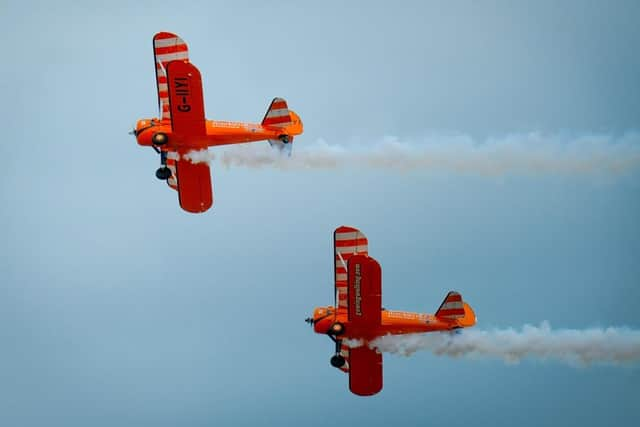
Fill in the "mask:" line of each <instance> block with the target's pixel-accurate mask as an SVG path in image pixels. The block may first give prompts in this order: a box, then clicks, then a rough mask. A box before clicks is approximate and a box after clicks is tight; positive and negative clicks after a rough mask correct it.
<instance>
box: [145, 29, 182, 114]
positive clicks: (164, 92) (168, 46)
mask: <svg viewBox="0 0 640 427" xmlns="http://www.w3.org/2000/svg"><path fill="white" fill-rule="evenodd" d="M153 55H154V58H155V63H156V81H157V84H158V105H159V107H160V118H161V119H163V120H164V119H167V120H168V119H171V111H170V109H169V88H168V85H167V71H166V70H167V64H169V62H171V61H178V60H188V59H189V49H188V48H187V44H186V43H185V42H184V40H182V39H181V38H180V37H178V36H177V35H175V34H172V33H166V32H162V33H158V34H156V35H155V36H153Z"/></svg>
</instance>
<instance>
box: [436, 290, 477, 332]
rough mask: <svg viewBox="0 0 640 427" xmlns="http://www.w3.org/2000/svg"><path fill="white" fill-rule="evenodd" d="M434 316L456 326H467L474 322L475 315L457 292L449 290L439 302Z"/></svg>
mask: <svg viewBox="0 0 640 427" xmlns="http://www.w3.org/2000/svg"><path fill="white" fill-rule="evenodd" d="M435 316H436V317H437V318H439V319H442V320H444V321H447V322H452V323H454V324H455V325H456V327H461V328H467V327H470V326H473V325H475V324H476V315H475V313H474V312H473V309H472V308H471V306H470V305H469V304H467V303H466V302H464V301H463V300H462V295H460V294H459V293H458V292H455V291H450V292H449V293H448V294H447V296H446V297H445V298H444V301H442V304H440V308H438V311H436V314H435Z"/></svg>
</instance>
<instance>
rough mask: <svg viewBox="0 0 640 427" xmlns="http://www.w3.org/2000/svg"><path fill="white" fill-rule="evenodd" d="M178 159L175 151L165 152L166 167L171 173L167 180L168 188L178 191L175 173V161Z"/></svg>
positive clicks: (178, 156)
mask: <svg viewBox="0 0 640 427" xmlns="http://www.w3.org/2000/svg"><path fill="white" fill-rule="evenodd" d="M179 158H180V155H178V153H177V152H176V151H167V167H168V168H169V170H170V171H171V176H170V177H169V179H167V184H169V187H171V188H173V189H174V190H176V191H178V174H177V173H176V161H178V159H179Z"/></svg>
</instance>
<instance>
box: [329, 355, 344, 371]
mask: <svg viewBox="0 0 640 427" xmlns="http://www.w3.org/2000/svg"><path fill="white" fill-rule="evenodd" d="M330 363H331V366H333V367H334V368H342V367H343V366H344V364H345V363H347V361H346V360H344V357H342V356H340V355H339V354H336V355H334V356H332V357H331V360H330Z"/></svg>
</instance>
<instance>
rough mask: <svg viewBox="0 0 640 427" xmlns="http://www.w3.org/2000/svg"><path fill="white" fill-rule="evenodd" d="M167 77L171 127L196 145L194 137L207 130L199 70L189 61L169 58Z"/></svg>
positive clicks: (189, 142) (201, 134)
mask: <svg viewBox="0 0 640 427" xmlns="http://www.w3.org/2000/svg"><path fill="white" fill-rule="evenodd" d="M167 80H168V84H169V109H170V112H171V130H172V131H173V133H175V134H177V135H179V137H183V138H185V137H186V140H188V144H195V145H197V143H198V141H197V138H198V137H199V136H204V135H206V133H207V124H206V119H205V116H204V97H203V95H202V77H201V76H200V71H198V69H197V68H196V66H195V65H193V64H192V63H190V62H187V61H172V62H169V64H168V65H167ZM185 144H187V142H185Z"/></svg>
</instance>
